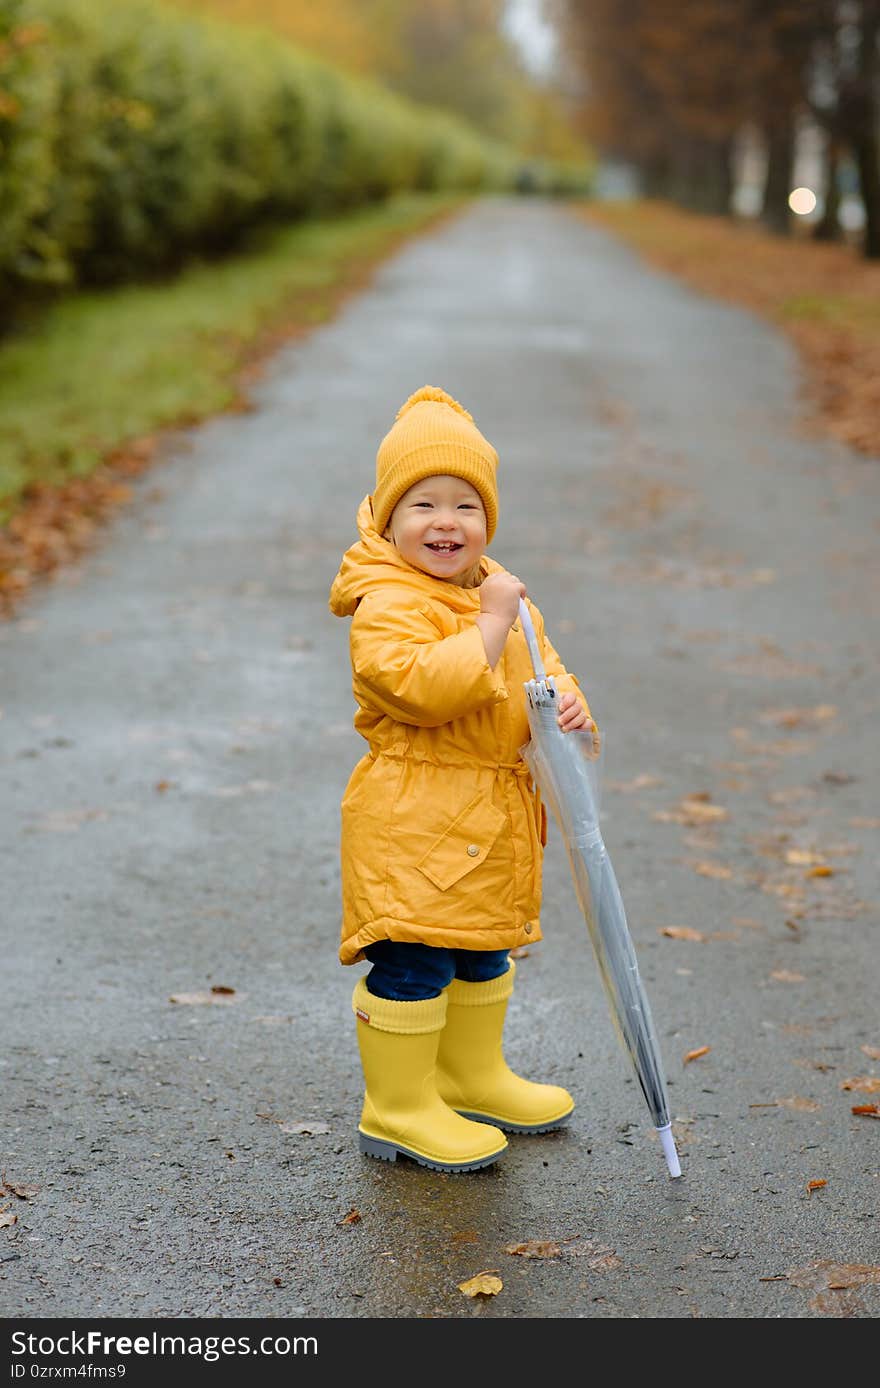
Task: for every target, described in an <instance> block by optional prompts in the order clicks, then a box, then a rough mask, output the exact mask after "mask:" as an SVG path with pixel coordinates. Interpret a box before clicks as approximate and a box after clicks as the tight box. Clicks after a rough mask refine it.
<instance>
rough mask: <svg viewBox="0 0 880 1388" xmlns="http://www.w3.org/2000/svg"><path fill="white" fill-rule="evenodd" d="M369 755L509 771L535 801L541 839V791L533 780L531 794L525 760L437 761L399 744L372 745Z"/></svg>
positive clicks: (527, 797)
mask: <svg viewBox="0 0 880 1388" xmlns="http://www.w3.org/2000/svg"><path fill="white" fill-rule="evenodd" d="M369 755H370V758H371V760H373V761H377V760H378V759H379V757H387V758H388V759H389V760H390V761H411V762H415V763H416V764H417V765H420V766H435V767H437V769H438V770H445V769H446V768H447V767H448V768H450V769H452V770H455V771H473V770H474V768H475V767H476V768H479V769H480V770H481V771H495V772H499V771H507V772H508V773H509V774H510V775H512V776H515V777H516V780H517V784H518V786H522V795H523V799H524V801H525V803H526V804H527V805H529V804H530V803H531V802H533V804H534V808H533V814H534V819H535V828H536V830H537V833H538V839H539V841H540V837H541V792H540V790H539V789H538V787H537V785H536V784H535V783H534V782H533V783H532V793H531V795H530V794H529V791H528V787H527V786H526V785H525V784H524V783H525V782H526V781H528V780H530V779H531V775H532V773H531V771H530V770H529V768H528V767H527V766H526V763H525V762H524V761H477V760H476V758H473V757H472V758H471V759H470V760H469V761H461V762H456V761H447V760H446V759H444V760H443V761H442V762H441V761H435V760H433V758H431V757H423V756H419V754H418V753H416V752H413V751H412V749H411V748H409V747H399V746H398V747H379V748H374V747H370V752H369Z"/></svg>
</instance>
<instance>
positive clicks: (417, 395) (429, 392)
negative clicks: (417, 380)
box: [395, 386, 474, 424]
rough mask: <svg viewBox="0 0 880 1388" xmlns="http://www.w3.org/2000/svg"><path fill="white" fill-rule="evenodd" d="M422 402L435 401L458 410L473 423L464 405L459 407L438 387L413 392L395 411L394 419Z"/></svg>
mask: <svg viewBox="0 0 880 1388" xmlns="http://www.w3.org/2000/svg"><path fill="white" fill-rule="evenodd" d="M422 400H435V401H437V403H438V404H440V405H449V406H451V408H452V409H453V410H458V413H459V414H461V415H464V417H465V419H469V420H470V421H471V423H472V424H473V422H474V417H473V415H472V414H468V412H467V410H466V409H465V407H464V405H459V403H458V401H457V400H453V398H452V396H451V395H447V394H446V391H445V390H441V389H440V387H439V386H422V388H421V390H416V391H413V393H412V395H411V396H410V397H409V399H408V400H407V401H406V403H405V404H403V405H401V407H400V409H399V410H398V411H397V414H396V415H395V419H400V417H401V415H405V414H406V412H407V410H411V409H412V407H413V405H418V404H419V403H420V402H421V401H422Z"/></svg>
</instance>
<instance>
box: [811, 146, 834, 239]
mask: <svg viewBox="0 0 880 1388" xmlns="http://www.w3.org/2000/svg"><path fill="white" fill-rule="evenodd" d="M839 170H840V143H839V141H838V140H837V138H836V137H835V136H834V135H829V136H828V143H827V145H826V149H825V207H824V208H823V211H822V220H821V221H820V222H819V223H818V224H817V226H816V230H815V231H814V232H813V236H814V237H815V239H816V240H817V241H839V240H840V222H839V221H838V212H839V211H840V188H839V187H838V181H837V180H838V173H839Z"/></svg>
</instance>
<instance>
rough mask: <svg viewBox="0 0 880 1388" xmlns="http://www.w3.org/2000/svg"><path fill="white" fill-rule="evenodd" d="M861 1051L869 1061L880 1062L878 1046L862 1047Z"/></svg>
mask: <svg viewBox="0 0 880 1388" xmlns="http://www.w3.org/2000/svg"><path fill="white" fill-rule="evenodd" d="M861 1049H862V1052H863V1053H864V1054H865V1055H866V1056H869V1057H870V1059H871V1060H880V1046H862V1048H861Z"/></svg>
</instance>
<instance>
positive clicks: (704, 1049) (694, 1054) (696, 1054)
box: [681, 1046, 712, 1065]
mask: <svg viewBox="0 0 880 1388" xmlns="http://www.w3.org/2000/svg"><path fill="white" fill-rule="evenodd" d="M711 1049H712V1047H711V1046H698V1047H697V1049H696V1050H695V1051H688V1053H687V1055H686V1056H684V1057H683V1058H682V1062H681V1063H682V1065H688V1064H689V1063H690V1062H691V1061H692V1060H699V1058H700V1056H701V1055H708V1054H709V1052H710V1051H711Z"/></svg>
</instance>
